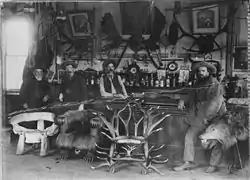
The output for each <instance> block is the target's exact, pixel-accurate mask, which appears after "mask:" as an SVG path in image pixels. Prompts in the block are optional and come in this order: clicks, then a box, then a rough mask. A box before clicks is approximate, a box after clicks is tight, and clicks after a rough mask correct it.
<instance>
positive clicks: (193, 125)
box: [174, 61, 226, 173]
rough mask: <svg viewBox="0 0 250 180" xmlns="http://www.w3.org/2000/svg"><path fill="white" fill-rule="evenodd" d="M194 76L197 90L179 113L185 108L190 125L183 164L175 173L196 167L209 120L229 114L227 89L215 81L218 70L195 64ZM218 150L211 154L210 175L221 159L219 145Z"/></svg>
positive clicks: (201, 63)
mask: <svg viewBox="0 0 250 180" xmlns="http://www.w3.org/2000/svg"><path fill="white" fill-rule="evenodd" d="M193 72H195V73H196V75H197V81H196V83H195V84H194V90H193V92H192V93H191V94H190V95H189V97H188V100H187V102H186V103H185V102H184V100H180V102H179V106H178V108H179V109H183V108H184V107H186V109H187V118H186V122H187V124H188V125H189V128H188V130H187V133H186V136H185V144H184V157H183V160H184V164H182V165H181V166H178V167H175V168H174V170H175V171H181V170H186V169H190V168H192V167H194V158H195V142H196V140H197V139H198V136H199V134H200V133H201V132H202V131H203V130H205V128H206V127H207V125H208V123H209V120H210V119H212V118H213V117H215V116H216V115H219V114H224V113H225V112H226V106H225V102H224V98H223V95H224V88H223V86H222V85H221V84H220V83H219V82H218V80H217V79H216V77H215V74H216V68H215V67H214V66H213V65H212V64H209V63H207V62H204V61H203V62H199V63H196V64H195V65H194V67H193ZM217 144H218V145H217V146H215V147H214V148H213V150H212V152H211V157H210V162H209V165H210V166H209V167H208V168H207V170H206V172H207V173H211V172H214V171H215V170H216V169H217V166H218V164H219V162H220V159H221V157H222V152H221V147H220V146H219V145H220V144H219V143H217Z"/></svg>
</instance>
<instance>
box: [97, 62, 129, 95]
mask: <svg viewBox="0 0 250 180" xmlns="http://www.w3.org/2000/svg"><path fill="white" fill-rule="evenodd" d="M115 65H116V63H115V62H114V61H113V60H107V61H104V63H103V71H104V74H103V75H102V76H101V78H100V93H101V96H102V97H120V98H127V97H128V94H127V91H126V89H125V86H124V84H123V82H122V80H121V77H120V76H119V75H117V74H116V73H115Z"/></svg>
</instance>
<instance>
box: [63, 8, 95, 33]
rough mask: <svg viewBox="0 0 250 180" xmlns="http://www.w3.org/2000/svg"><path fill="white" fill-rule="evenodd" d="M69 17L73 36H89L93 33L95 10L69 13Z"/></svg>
mask: <svg viewBox="0 0 250 180" xmlns="http://www.w3.org/2000/svg"><path fill="white" fill-rule="evenodd" d="M68 19H69V25H70V28H71V32H72V36H73V37H89V36H92V35H93V25H94V12H93V11H81V12H72V13H68Z"/></svg>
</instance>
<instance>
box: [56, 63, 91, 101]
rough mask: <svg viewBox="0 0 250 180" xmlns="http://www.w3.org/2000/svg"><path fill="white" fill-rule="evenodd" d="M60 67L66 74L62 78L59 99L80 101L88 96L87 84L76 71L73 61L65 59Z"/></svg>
mask: <svg viewBox="0 0 250 180" xmlns="http://www.w3.org/2000/svg"><path fill="white" fill-rule="evenodd" d="M62 68H63V69H65V71H66V76H64V78H63V80H62V86H61V93H60V95H59V99H60V101H66V102H81V101H84V100H86V99H87V98H88V94H87V86H86V81H85V79H84V77H83V76H82V75H81V74H80V72H77V71H76V69H75V68H77V64H76V62H75V61H65V62H64V63H63V64H62Z"/></svg>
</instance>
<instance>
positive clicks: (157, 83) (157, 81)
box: [155, 77, 160, 87]
mask: <svg viewBox="0 0 250 180" xmlns="http://www.w3.org/2000/svg"><path fill="white" fill-rule="evenodd" d="M159 85H160V82H159V79H158V77H156V78H155V87H159Z"/></svg>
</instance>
